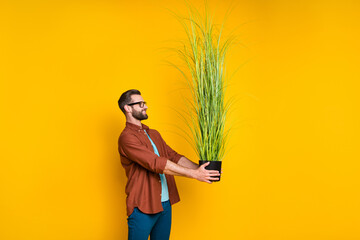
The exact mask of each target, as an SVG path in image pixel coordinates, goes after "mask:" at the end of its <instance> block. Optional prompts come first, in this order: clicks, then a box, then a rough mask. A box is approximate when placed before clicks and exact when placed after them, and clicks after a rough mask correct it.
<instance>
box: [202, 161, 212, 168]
mask: <svg viewBox="0 0 360 240" xmlns="http://www.w3.org/2000/svg"><path fill="white" fill-rule="evenodd" d="M209 164H210V162H207V163H204V164H203V165H201V167H203V168H205V167H206V166H208V165H209Z"/></svg>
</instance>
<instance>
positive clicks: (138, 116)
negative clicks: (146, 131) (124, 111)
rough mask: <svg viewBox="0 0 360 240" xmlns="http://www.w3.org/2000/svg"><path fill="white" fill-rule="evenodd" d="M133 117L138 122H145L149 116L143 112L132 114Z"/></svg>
mask: <svg viewBox="0 0 360 240" xmlns="http://www.w3.org/2000/svg"><path fill="white" fill-rule="evenodd" d="M132 116H133V117H134V118H135V119H137V120H140V121H141V120H145V119H148V115H147V114H146V112H145V113H143V111H133V112H132Z"/></svg>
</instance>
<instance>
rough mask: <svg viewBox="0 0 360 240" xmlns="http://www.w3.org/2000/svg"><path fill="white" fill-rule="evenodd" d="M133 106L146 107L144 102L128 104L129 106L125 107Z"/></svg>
mask: <svg viewBox="0 0 360 240" xmlns="http://www.w3.org/2000/svg"><path fill="white" fill-rule="evenodd" d="M135 104H139V106H140V107H141V108H143V107H144V106H145V105H146V102H145V101H140V102H134V103H129V104H126V105H129V106H133V105H135Z"/></svg>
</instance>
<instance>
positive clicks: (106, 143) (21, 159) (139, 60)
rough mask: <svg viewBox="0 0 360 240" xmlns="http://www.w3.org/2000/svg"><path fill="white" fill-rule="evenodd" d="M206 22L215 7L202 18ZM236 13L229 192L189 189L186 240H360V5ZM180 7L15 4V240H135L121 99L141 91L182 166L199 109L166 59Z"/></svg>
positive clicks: (4, 121)
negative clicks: (130, 235)
mask: <svg viewBox="0 0 360 240" xmlns="http://www.w3.org/2000/svg"><path fill="white" fill-rule="evenodd" d="M194 4H195V6H198V7H199V6H201V5H202V1H196V2H194ZM209 4H210V7H211V9H212V12H213V14H215V15H216V18H215V19H216V21H217V22H218V23H220V22H221V20H222V17H223V15H224V13H225V12H226V9H227V8H228V7H229V6H233V7H234V9H233V12H232V13H231V15H230V17H229V20H228V24H227V28H226V31H227V33H229V32H230V31H231V30H233V29H235V31H234V33H235V34H236V35H237V36H238V40H239V43H238V44H237V45H235V46H233V48H232V49H231V50H230V52H229V58H228V69H227V71H228V76H230V75H231V74H232V73H233V72H235V71H236V69H238V67H239V66H240V68H239V70H238V71H237V72H236V73H235V74H234V75H233V78H232V79H231V81H230V82H229V88H228V91H227V96H228V97H229V98H230V97H231V96H232V97H235V98H236V100H237V101H236V104H235V105H234V108H233V111H232V113H231V115H229V118H228V120H229V124H231V125H232V127H233V130H232V131H231V133H232V135H231V138H230V142H229V152H228V155H227V156H226V158H225V159H224V161H223V176H222V180H221V182H219V183H214V184H211V185H209V184H204V183H200V182H196V181H194V180H190V179H185V178H181V177H177V183H178V188H179V192H180V195H181V199H182V200H181V202H180V203H178V204H176V205H174V206H173V227H172V233H171V239H173V240H177V239H178V240H183V239H225V240H226V239H229V240H232V239H243V240H280V239H284V240H295V239H296V240H297V239H299V240H300V239H301V240H303V239H309V240H310V239H314V240H333V239H334V240H335V239H337V240H338V239H341V240H350V239H351V240H354V239H360V228H359V225H360V206H359V202H360V193H359V185H360V179H359V172H360V171H359V170H360V164H359V159H360V156H359V155H360V154H359V149H358V148H359V142H360V141H359V133H360V131H359V122H360V118H359V102H360V101H359V95H358V92H359V80H360V69H359V60H360V59H359V58H360V57H359V56H360V48H359V42H360V33H359V27H360V17H359V16H360V15H359V12H360V6H359V3H358V2H356V1H320V0H314V1H251V0H246V1H220V0H217V1H215V0H211V1H209ZM167 9H170V10H172V11H176V12H179V13H186V9H185V4H184V2H183V1H180V0H176V1H175V0H171V1H164V0H156V1H114V0H112V1H110V0H93V1H80V0H73V1H40V0H34V1H1V3H0V32H1V38H0V79H1V88H0V89H1V94H0V104H1V118H0V123H1V124H0V126H1V151H0V154H1V166H0V187H1V188H0V191H1V192H0V194H1V196H0V239H3V240H28V239H29V240H30V239H31V240H32V239H36V240H45V239H46V240H60V239H61V240H64V239H66V240H105V239H106V240H115V239H126V236H127V224H126V213H125V192H124V187H125V182H126V177H125V175H124V170H123V169H122V167H121V165H120V158H119V154H118V152H117V138H118V136H119V134H120V132H121V131H122V129H123V127H124V125H125V119H124V116H123V114H122V113H121V111H120V110H119V109H118V107H117V100H118V98H119V96H120V94H121V93H122V92H123V91H125V90H127V89H130V88H137V89H140V90H141V91H142V93H143V97H144V99H145V100H146V101H147V102H148V106H149V109H148V114H149V119H148V120H146V121H145V122H144V123H145V124H147V125H149V126H150V127H152V128H156V129H158V130H159V131H160V132H161V134H162V136H163V137H164V139H165V140H166V141H167V142H168V144H169V145H170V146H172V147H173V148H174V149H175V150H177V151H178V152H179V153H182V154H184V155H186V156H187V157H188V158H190V159H192V160H193V161H197V160H198V159H197V156H196V155H195V153H194V151H193V150H192V149H191V146H190V145H189V144H188V143H187V142H186V141H185V140H184V138H181V137H179V134H181V133H182V132H181V129H184V128H185V124H184V123H183V122H182V121H181V119H180V117H179V116H177V115H176V112H175V111H174V109H176V110H180V111H184V110H185V108H184V102H183V97H184V96H185V97H186V96H188V95H187V92H186V90H185V89H184V88H185V83H184V79H183V78H182V77H181V75H180V73H179V72H178V71H176V70H175V69H174V68H171V67H169V66H168V65H166V63H165V61H166V60H170V59H171V60H172V61H174V62H175V63H177V64H181V63H180V62H179V61H178V59H177V57H176V56H174V54H173V53H172V52H171V51H170V50H168V49H166V48H170V47H174V46H177V43H176V41H177V40H180V39H184V38H185V35H184V32H183V30H182V28H181V26H180V24H179V23H178V22H177V21H176V20H175V18H174V17H173V16H172V15H171V14H170V13H169V11H168V10H167Z"/></svg>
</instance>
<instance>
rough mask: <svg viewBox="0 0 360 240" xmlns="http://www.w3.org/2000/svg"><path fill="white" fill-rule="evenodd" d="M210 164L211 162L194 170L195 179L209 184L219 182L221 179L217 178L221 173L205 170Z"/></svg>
mask: <svg viewBox="0 0 360 240" xmlns="http://www.w3.org/2000/svg"><path fill="white" fill-rule="evenodd" d="M209 164H210V162H207V163H204V164H203V165H201V166H200V167H199V168H198V169H195V170H193V178H195V179H197V180H199V181H200V182H207V183H212V182H211V181H210V180H219V178H217V176H220V173H219V171H217V170H206V169H205V167H206V166H208V165H209Z"/></svg>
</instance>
